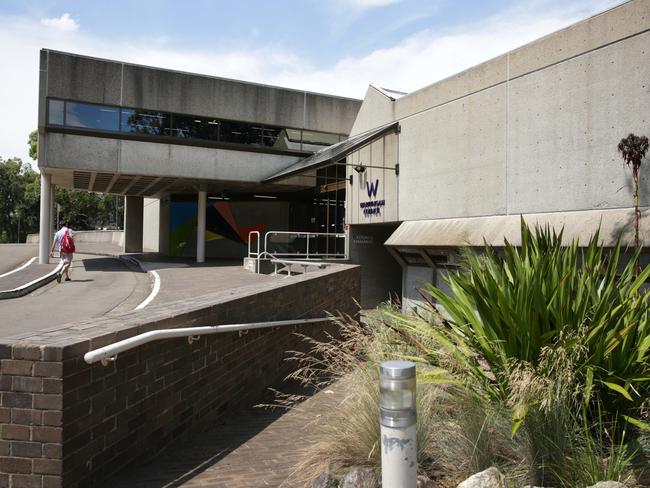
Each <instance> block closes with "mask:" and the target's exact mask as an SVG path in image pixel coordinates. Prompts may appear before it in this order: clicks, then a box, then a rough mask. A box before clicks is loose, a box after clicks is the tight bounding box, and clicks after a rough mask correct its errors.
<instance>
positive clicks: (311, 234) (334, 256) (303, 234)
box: [264, 231, 347, 259]
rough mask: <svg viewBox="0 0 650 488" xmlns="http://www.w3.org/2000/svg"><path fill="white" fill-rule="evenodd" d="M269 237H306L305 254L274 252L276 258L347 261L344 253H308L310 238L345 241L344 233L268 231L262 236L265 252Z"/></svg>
mask: <svg viewBox="0 0 650 488" xmlns="http://www.w3.org/2000/svg"><path fill="white" fill-rule="evenodd" d="M269 235H295V236H296V237H306V238H307V249H306V252H304V253H301V252H293V253H291V252H285V253H282V252H275V253H274V254H275V255H276V256H277V257H281V256H286V257H293V258H295V257H304V258H305V259H309V258H310V257H313V258H316V257H328V258H329V259H347V256H346V252H345V251H344V252H343V253H336V252H333V253H330V252H324V253H319V252H315V253H314V252H312V253H310V252H309V239H311V238H312V237H318V236H325V237H334V238H335V239H346V238H347V235H346V234H345V233H327V232H295V231H269V232H267V233H266V234H264V250H265V251H267V250H268V248H269V246H268V242H269Z"/></svg>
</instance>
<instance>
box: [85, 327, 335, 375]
mask: <svg viewBox="0 0 650 488" xmlns="http://www.w3.org/2000/svg"><path fill="white" fill-rule="evenodd" d="M329 320H332V319H331V318H329V317H322V318H316V319H294V320H274V321H270V322H251V323H248V324H227V325H213V326H206V327H184V328H180V329H159V330H152V331H149V332H145V333H144V334H138V335H137V336H134V337H129V338H128V339H124V340H122V341H119V342H115V343H114V344H110V345H108V346H104V347H100V348H99V349H95V350H94V351H89V352H87V353H86V354H84V361H86V362H87V363H88V364H93V363H96V362H100V361H101V363H102V365H104V366H106V365H108V363H109V361H114V360H115V359H116V358H117V355H118V354H119V353H121V352H124V351H128V350H130V349H134V348H136V347H138V346H141V345H143V344H148V343H149V342H153V341H159V340H162V339H173V338H178V337H187V339H188V342H189V343H190V344H191V343H192V342H194V341H195V340H197V339H198V338H199V336H202V335H210V334H222V333H224V332H237V331H249V330H254V329H266V328H269V327H284V326H287V325H305V324H315V323H318V322H326V321H329Z"/></svg>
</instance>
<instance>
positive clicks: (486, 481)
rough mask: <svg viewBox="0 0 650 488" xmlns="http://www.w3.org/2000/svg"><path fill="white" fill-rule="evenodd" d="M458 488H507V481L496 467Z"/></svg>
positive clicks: (466, 481)
mask: <svg viewBox="0 0 650 488" xmlns="http://www.w3.org/2000/svg"><path fill="white" fill-rule="evenodd" d="M456 488H506V479H505V478H504V476H503V475H502V474H501V473H500V472H499V470H498V469H497V468H495V467H491V468H488V469H486V470H485V471H481V472H480V473H476V474H475V475H473V476H470V477H469V478H467V479H466V480H465V481H463V482H462V483H461V484H460V485H458V486H457V487H456Z"/></svg>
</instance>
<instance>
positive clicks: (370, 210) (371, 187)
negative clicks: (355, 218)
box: [359, 178, 386, 216]
mask: <svg viewBox="0 0 650 488" xmlns="http://www.w3.org/2000/svg"><path fill="white" fill-rule="evenodd" d="M377 190H379V178H376V179H375V181H368V180H366V192H367V193H368V198H370V199H371V200H369V201H365V202H361V203H359V206H360V207H361V210H362V211H363V215H365V216H370V215H381V209H382V207H384V206H385V205H386V201H385V200H376V198H377Z"/></svg>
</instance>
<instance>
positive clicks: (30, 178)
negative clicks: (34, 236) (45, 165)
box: [0, 157, 40, 242]
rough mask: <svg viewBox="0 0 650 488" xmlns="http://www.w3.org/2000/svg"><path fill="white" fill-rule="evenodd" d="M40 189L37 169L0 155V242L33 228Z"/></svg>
mask: <svg viewBox="0 0 650 488" xmlns="http://www.w3.org/2000/svg"><path fill="white" fill-rule="evenodd" d="M39 193H40V186H39V177H38V173H36V171H34V170H33V169H32V167H31V166H30V165H29V164H25V163H23V162H22V161H21V160H20V158H11V159H7V160H4V159H2V158H1V157H0V242H17V241H19V240H23V239H24V238H25V236H26V235H27V234H28V233H30V232H35V231H36V229H37V228H38V212H39V202H40V196H39ZM19 232H20V235H19Z"/></svg>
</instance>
